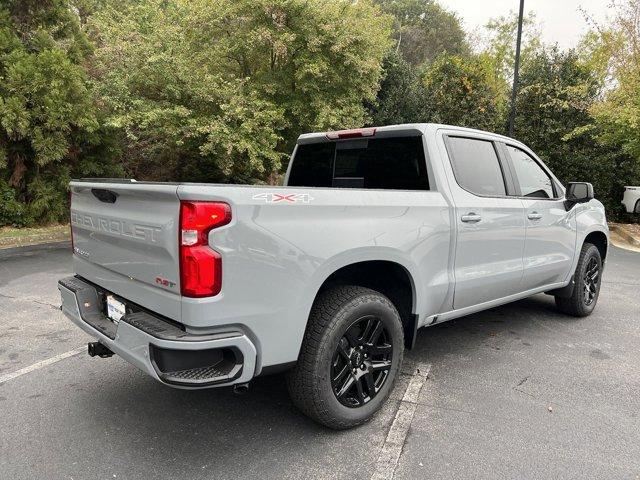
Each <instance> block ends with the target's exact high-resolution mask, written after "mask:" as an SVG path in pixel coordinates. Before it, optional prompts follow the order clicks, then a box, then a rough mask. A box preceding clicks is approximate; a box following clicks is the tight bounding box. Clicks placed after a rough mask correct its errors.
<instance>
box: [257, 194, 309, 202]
mask: <svg viewBox="0 0 640 480" xmlns="http://www.w3.org/2000/svg"><path fill="white" fill-rule="evenodd" d="M252 198H253V199H254V200H263V201H264V202H265V203H309V202H311V201H312V200H313V199H314V198H313V197H312V196H311V195H309V194H308V193H258V194H256V195H254V196H253V197H252Z"/></svg>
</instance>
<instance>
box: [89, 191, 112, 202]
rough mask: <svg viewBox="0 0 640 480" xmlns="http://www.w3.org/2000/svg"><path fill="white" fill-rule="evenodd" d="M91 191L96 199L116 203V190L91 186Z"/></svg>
mask: <svg viewBox="0 0 640 480" xmlns="http://www.w3.org/2000/svg"><path fill="white" fill-rule="evenodd" d="M91 193H93V196H94V197H96V198H97V199H98V200H100V201H101V202H104V203H116V199H117V198H118V194H117V193H116V192H112V191H111V190H106V189H104V188H92V189H91Z"/></svg>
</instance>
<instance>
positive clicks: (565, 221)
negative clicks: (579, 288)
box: [506, 145, 577, 290]
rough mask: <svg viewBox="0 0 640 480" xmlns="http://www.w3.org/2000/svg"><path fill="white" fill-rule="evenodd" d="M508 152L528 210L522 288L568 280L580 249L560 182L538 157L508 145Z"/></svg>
mask: <svg viewBox="0 0 640 480" xmlns="http://www.w3.org/2000/svg"><path fill="white" fill-rule="evenodd" d="M506 151H507V153H508V156H509V159H510V160H511V162H512V167H513V174H514V181H515V184H516V189H518V190H519V195H520V196H521V197H520V198H521V199H522V202H523V205H524V210H525V223H526V241H525V247H524V255H523V267H524V274H523V277H522V289H523V290H530V289H534V288H538V287H543V286H546V285H551V284H554V283H560V282H564V281H565V280H566V278H567V276H568V275H569V273H570V270H571V265H572V264H573V255H574V252H575V248H576V235H577V229H576V219H575V216H574V215H572V214H571V213H570V212H567V209H566V208H565V204H564V200H563V199H562V198H561V197H562V195H561V193H560V189H559V187H558V185H557V184H556V183H555V182H554V180H553V179H552V178H551V176H550V175H549V173H548V172H547V171H546V170H545V168H544V167H543V166H542V164H541V163H539V162H538V160H537V159H535V158H534V157H533V156H532V155H530V154H529V153H528V152H526V151H525V150H524V149H521V148H519V147H516V146H512V145H506Z"/></svg>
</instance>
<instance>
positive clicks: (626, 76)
mask: <svg viewBox="0 0 640 480" xmlns="http://www.w3.org/2000/svg"><path fill="white" fill-rule="evenodd" d="M613 6H614V7H615V10H614V11H615V17H614V19H613V21H612V23H611V24H610V25H608V26H606V27H602V28H600V29H599V30H597V31H596V32H593V33H592V34H591V36H590V37H587V41H586V42H585V47H586V48H585V51H586V52H587V53H588V55H589V56H590V57H594V58H596V59H598V60H599V61H600V65H601V66H603V69H602V71H603V73H604V75H605V80H607V81H608V82H609V84H610V85H611V86H612V88H608V89H606V90H605V95H604V98H603V101H602V102H598V103H597V104H595V105H594V107H593V109H592V112H593V114H594V115H595V117H596V119H597V120H598V122H599V123H600V125H601V126H602V138H603V140H604V141H606V142H607V143H609V144H612V145H619V146H620V147H621V148H622V149H623V151H624V152H625V153H627V154H628V155H630V156H632V157H633V158H635V159H636V160H637V161H638V162H640V27H639V26H638V25H640V0H625V1H623V2H614V3H613ZM639 168H640V166H639ZM635 181H640V179H639V178H638V177H636V178H635Z"/></svg>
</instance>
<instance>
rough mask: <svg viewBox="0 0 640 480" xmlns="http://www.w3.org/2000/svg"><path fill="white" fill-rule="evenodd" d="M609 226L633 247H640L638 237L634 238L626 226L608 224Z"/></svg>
mask: <svg viewBox="0 0 640 480" xmlns="http://www.w3.org/2000/svg"><path fill="white" fill-rule="evenodd" d="M609 228H610V229H611V230H613V231H614V232H616V233H617V234H618V235H620V236H621V237H622V238H623V239H624V240H625V241H627V242H629V243H630V244H631V245H633V246H635V247H640V239H638V238H636V237H635V236H634V235H633V234H632V233H631V232H628V231H627V229H626V228H624V227H623V226H620V225H609Z"/></svg>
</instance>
